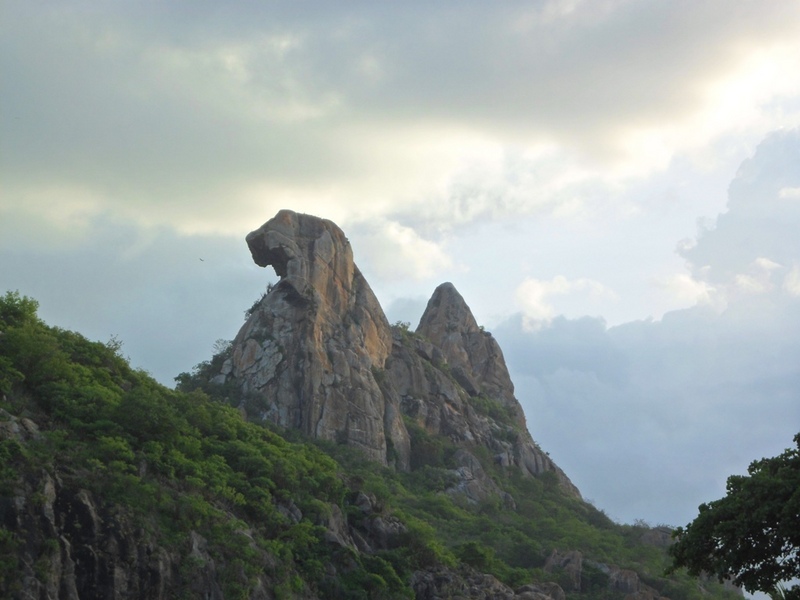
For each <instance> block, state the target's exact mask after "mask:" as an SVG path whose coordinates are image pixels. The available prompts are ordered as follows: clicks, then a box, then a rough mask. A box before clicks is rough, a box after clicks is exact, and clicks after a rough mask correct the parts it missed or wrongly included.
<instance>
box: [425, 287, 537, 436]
mask: <svg viewBox="0 0 800 600" xmlns="http://www.w3.org/2000/svg"><path fill="white" fill-rule="evenodd" d="M417 333H419V334H420V335H422V336H423V337H425V338H427V339H429V340H430V341H431V342H433V344H434V345H436V346H438V347H439V348H440V349H441V351H442V353H443V354H444V356H445V358H446V359H447V362H448V364H449V365H450V369H451V372H452V373H453V376H454V377H455V378H456V380H457V381H458V383H459V384H461V385H462V386H463V387H464V389H465V390H466V391H467V392H468V393H469V394H470V395H472V396H477V395H480V394H482V393H483V394H486V395H488V396H490V397H492V398H493V399H495V400H498V401H500V402H502V403H503V404H504V405H506V406H507V407H511V408H513V409H514V410H516V409H518V408H519V403H518V402H517V400H516V398H514V384H513V383H512V382H511V377H510V375H509V374H508V368H507V367H506V363H505V359H504V358H503V351H502V350H500V346H499V345H498V343H497V341H496V340H495V339H494V337H493V336H492V334H491V333H489V332H488V331H484V329H483V328H482V327H479V326H478V323H477V321H476V320H475V317H474V316H473V314H472V311H471V310H470V308H469V306H467V303H466V302H465V301H464V298H463V297H462V296H461V294H459V293H458V290H456V288H455V286H454V285H453V284H452V283H449V282H448V283H443V284H441V285H440V286H439V287H437V288H436V290H434V292H433V296H431V299H430V300H429V301H428V306H427V307H426V308H425V312H424V313H423V315H422V318H421V319H420V322H419V326H418V327H417ZM518 417H519V419H521V420H520V422H519V424H520V425H521V426H524V416H523V414H522V410H521V408H520V409H519V414H518Z"/></svg>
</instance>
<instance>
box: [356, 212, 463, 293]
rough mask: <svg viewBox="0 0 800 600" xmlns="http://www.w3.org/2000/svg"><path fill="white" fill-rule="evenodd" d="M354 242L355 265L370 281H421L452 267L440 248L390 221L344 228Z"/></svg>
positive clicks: (438, 245) (449, 259)
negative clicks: (365, 272) (360, 267)
mask: <svg viewBox="0 0 800 600" xmlns="http://www.w3.org/2000/svg"><path fill="white" fill-rule="evenodd" d="M348 231H349V232H350V233H349V235H350V237H352V238H353V240H357V248H358V249H357V255H356V256H355V260H356V263H357V264H359V265H362V270H365V271H366V270H368V271H369V272H370V274H371V275H372V276H373V277H378V278H381V279H389V280H395V281H397V280H403V279H411V280H418V281H419V280H424V279H429V278H431V277H434V276H435V275H437V274H439V273H441V272H442V271H444V270H447V269H451V268H452V267H453V260H452V259H451V258H450V256H448V254H447V252H446V251H445V250H444V248H443V246H442V245H441V244H438V243H436V242H432V241H430V240H426V239H424V238H422V237H420V236H419V235H418V234H417V232H416V231H414V230H413V229H411V228H410V227H405V226H403V225H400V224H399V223H395V222H393V221H368V222H362V223H360V224H358V225H356V226H353V227H350V228H348Z"/></svg>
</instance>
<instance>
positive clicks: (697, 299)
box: [655, 273, 716, 306]
mask: <svg viewBox="0 0 800 600" xmlns="http://www.w3.org/2000/svg"><path fill="white" fill-rule="evenodd" d="M655 284H656V285H657V286H658V287H660V288H662V289H664V290H666V291H667V293H669V294H670V296H672V297H673V298H675V299H676V300H677V301H678V302H680V303H681V304H684V305H687V306H692V305H694V304H711V303H712V302H713V299H714V293H715V291H716V290H715V288H713V287H712V286H710V285H709V284H708V283H707V282H705V281H698V280H697V279H694V278H693V277H692V276H691V275H689V274H687V273H678V274H675V275H671V276H669V277H664V278H660V279H656V280H655Z"/></svg>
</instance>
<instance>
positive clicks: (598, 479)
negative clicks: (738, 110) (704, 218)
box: [495, 130, 800, 525]
mask: <svg viewBox="0 0 800 600" xmlns="http://www.w3.org/2000/svg"><path fill="white" fill-rule="evenodd" d="M798 164H800V131H798V130H792V131H783V132H778V133H775V134H772V135H770V136H768V137H767V138H766V139H765V140H764V141H763V142H762V143H761V144H760V145H759V146H758V148H757V150H756V152H755V153H754V155H753V156H752V157H751V158H750V159H748V160H746V161H745V162H744V163H743V164H742V166H741V168H740V169H739V171H738V172H737V175H736V177H735V178H734V180H733V181H732V183H731V185H730V188H729V201H728V204H727V210H726V211H725V212H724V213H722V214H721V215H719V216H718V217H717V218H716V219H715V220H713V221H711V222H710V225H709V226H708V227H704V228H702V229H701V230H700V232H699V234H698V237H697V240H696V242H695V243H693V244H682V245H681V246H680V249H679V252H680V254H681V255H682V256H683V257H684V258H685V259H686V260H687V261H688V263H687V266H688V267H689V269H690V271H691V273H690V274H681V275H678V276H673V277H669V278H664V279H661V280H660V281H659V283H660V285H662V286H664V287H665V288H667V289H669V290H670V291H671V292H672V293H674V294H676V295H678V296H680V297H681V298H682V300H683V301H684V302H686V303H687V304H692V303H694V306H691V307H689V308H685V309H682V310H677V311H671V312H668V313H666V314H665V315H664V316H663V318H662V319H661V320H658V321H656V320H652V319H649V320H643V321H632V322H627V323H624V324H621V325H618V326H615V327H610V328H609V327H607V326H606V323H605V321H604V320H603V319H600V318H590V317H583V318H580V319H568V318H566V317H564V316H556V314H557V311H556V310H555V309H554V307H553V306H552V305H551V304H550V303H549V299H550V298H552V297H553V296H555V295H558V294H566V293H569V292H572V291H573V290H575V289H583V290H589V289H592V287H591V286H590V285H589V283H584V284H583V285H576V283H577V282H570V281H569V280H567V279H566V278H563V277H561V278H559V277H556V278H554V279H553V280H551V281H537V280H529V281H526V282H525V284H524V285H523V286H520V300H521V302H525V303H527V304H523V307H524V312H523V313H522V314H520V315H518V316H517V317H515V318H513V319H510V320H508V321H506V322H505V323H503V324H501V325H500V326H499V327H498V328H496V329H495V335H496V336H497V338H498V341H499V342H500V344H501V345H502V347H503V349H504V353H505V356H506V357H507V360H508V363H509V369H510V371H511V374H512V377H513V379H514V382H515V385H516V389H517V395H518V397H519V398H520V400H521V402H522V404H523V406H524V408H525V412H526V415H527V416H528V423H529V427H530V429H531V431H532V434H533V436H534V439H536V440H537V441H539V442H540V443H541V444H542V445H543V447H544V448H546V449H547V450H548V451H549V452H550V453H551V455H552V456H553V457H554V459H555V460H556V462H558V464H559V465H560V466H561V467H562V468H564V469H565V470H566V472H567V473H568V474H569V475H570V476H571V477H572V478H573V480H574V481H575V482H576V484H577V485H578V486H579V487H580V488H581V489H582V490H583V491H584V493H585V494H587V495H589V496H590V497H592V498H593V499H594V500H595V501H596V502H597V504H598V505H599V506H609V507H612V506H613V507H615V508H614V510H615V511H617V512H616V514H613V515H612V516H614V517H616V518H619V519H622V520H625V521H628V522H630V521H632V520H633V519H635V518H645V519H646V520H649V521H651V522H667V523H671V524H673V525H679V524H683V523H686V522H688V521H689V520H691V519H692V518H693V517H694V516H695V514H696V513H695V509H696V507H697V505H699V504H700V503H701V502H707V501H710V500H713V499H715V498H718V497H721V496H722V495H724V493H725V486H724V483H725V479H726V477H727V476H728V475H730V474H734V473H743V472H745V469H746V467H747V465H748V464H749V462H750V461H752V460H755V459H758V458H761V457H763V456H772V455H775V454H778V453H779V452H781V451H782V450H783V449H784V448H786V447H788V446H789V445H790V443H791V440H792V437H793V435H794V434H796V433H797V432H798V431H799V430H800V405H799V404H798V403H797V389H798V386H800V367H798V365H800V340H798V337H797V335H796V332H797V331H800V299H799V298H800V283H798V282H800V267H798V264H800V243H799V242H798V237H797V235H796V232H797V231H798V230H800V211H798V206H797V203H796V202H794V199H793V194H791V193H786V192H785V191H784V190H787V189H795V188H796V187H798V183H800V179H799V178H800V175H798V171H797V165H798ZM534 315H535V316H536V317H538V318H539V321H537V325H538V326H537V327H535V328H533V327H530V324H529V322H528V321H529V320H530V319H531V317H532V316H534Z"/></svg>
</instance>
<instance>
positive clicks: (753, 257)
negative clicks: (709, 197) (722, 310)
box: [678, 129, 800, 301]
mask: <svg viewBox="0 0 800 600" xmlns="http://www.w3.org/2000/svg"><path fill="white" fill-rule="evenodd" d="M797 164H800V130H797V129H793V130H785V131H778V132H775V133H772V134H770V135H768V136H767V137H766V138H765V139H764V141H762V142H761V144H759V146H758V148H757V149H756V151H755V153H754V155H753V156H752V157H751V158H749V159H747V160H746V161H745V162H743V163H742V165H741V167H740V168H739V170H738V172H737V175H736V177H735V178H734V180H733V181H732V182H731V185H730V189H729V199H728V204H727V207H726V208H727V210H726V212H724V213H722V214H720V215H719V216H718V217H717V218H716V220H714V221H713V222H711V223H710V224H709V225H707V226H705V227H703V228H701V230H700V232H699V234H698V237H697V240H696V241H695V242H694V243H693V244H688V245H683V246H681V247H679V249H678V252H679V254H680V255H681V256H683V257H684V258H685V259H686V260H687V261H688V265H689V266H690V268H691V270H692V274H693V277H694V278H695V280H697V281H700V282H702V283H704V284H705V285H707V286H710V287H713V288H715V289H716V290H717V292H718V293H719V294H721V295H722V297H723V298H724V299H725V301H732V300H733V299H735V298H736V297H737V296H738V295H742V294H743V295H753V294H767V293H773V292H774V293H780V292H781V290H783V291H784V292H789V293H791V292H790V290H792V289H794V288H793V286H792V284H791V283H788V284H787V282H791V281H793V279H792V275H791V273H792V269H793V267H792V265H794V264H796V263H797V261H798V259H799V258H800V238H798V236H797V235H796V232H797V231H798V230H800V202H797V201H796V199H795V198H794V196H793V193H792V192H791V191H788V192H787V190H794V189H795V188H797V187H798V186H799V185H800V173H799V172H798V171H797V168H796V165H797ZM781 283H783V285H781Z"/></svg>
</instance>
